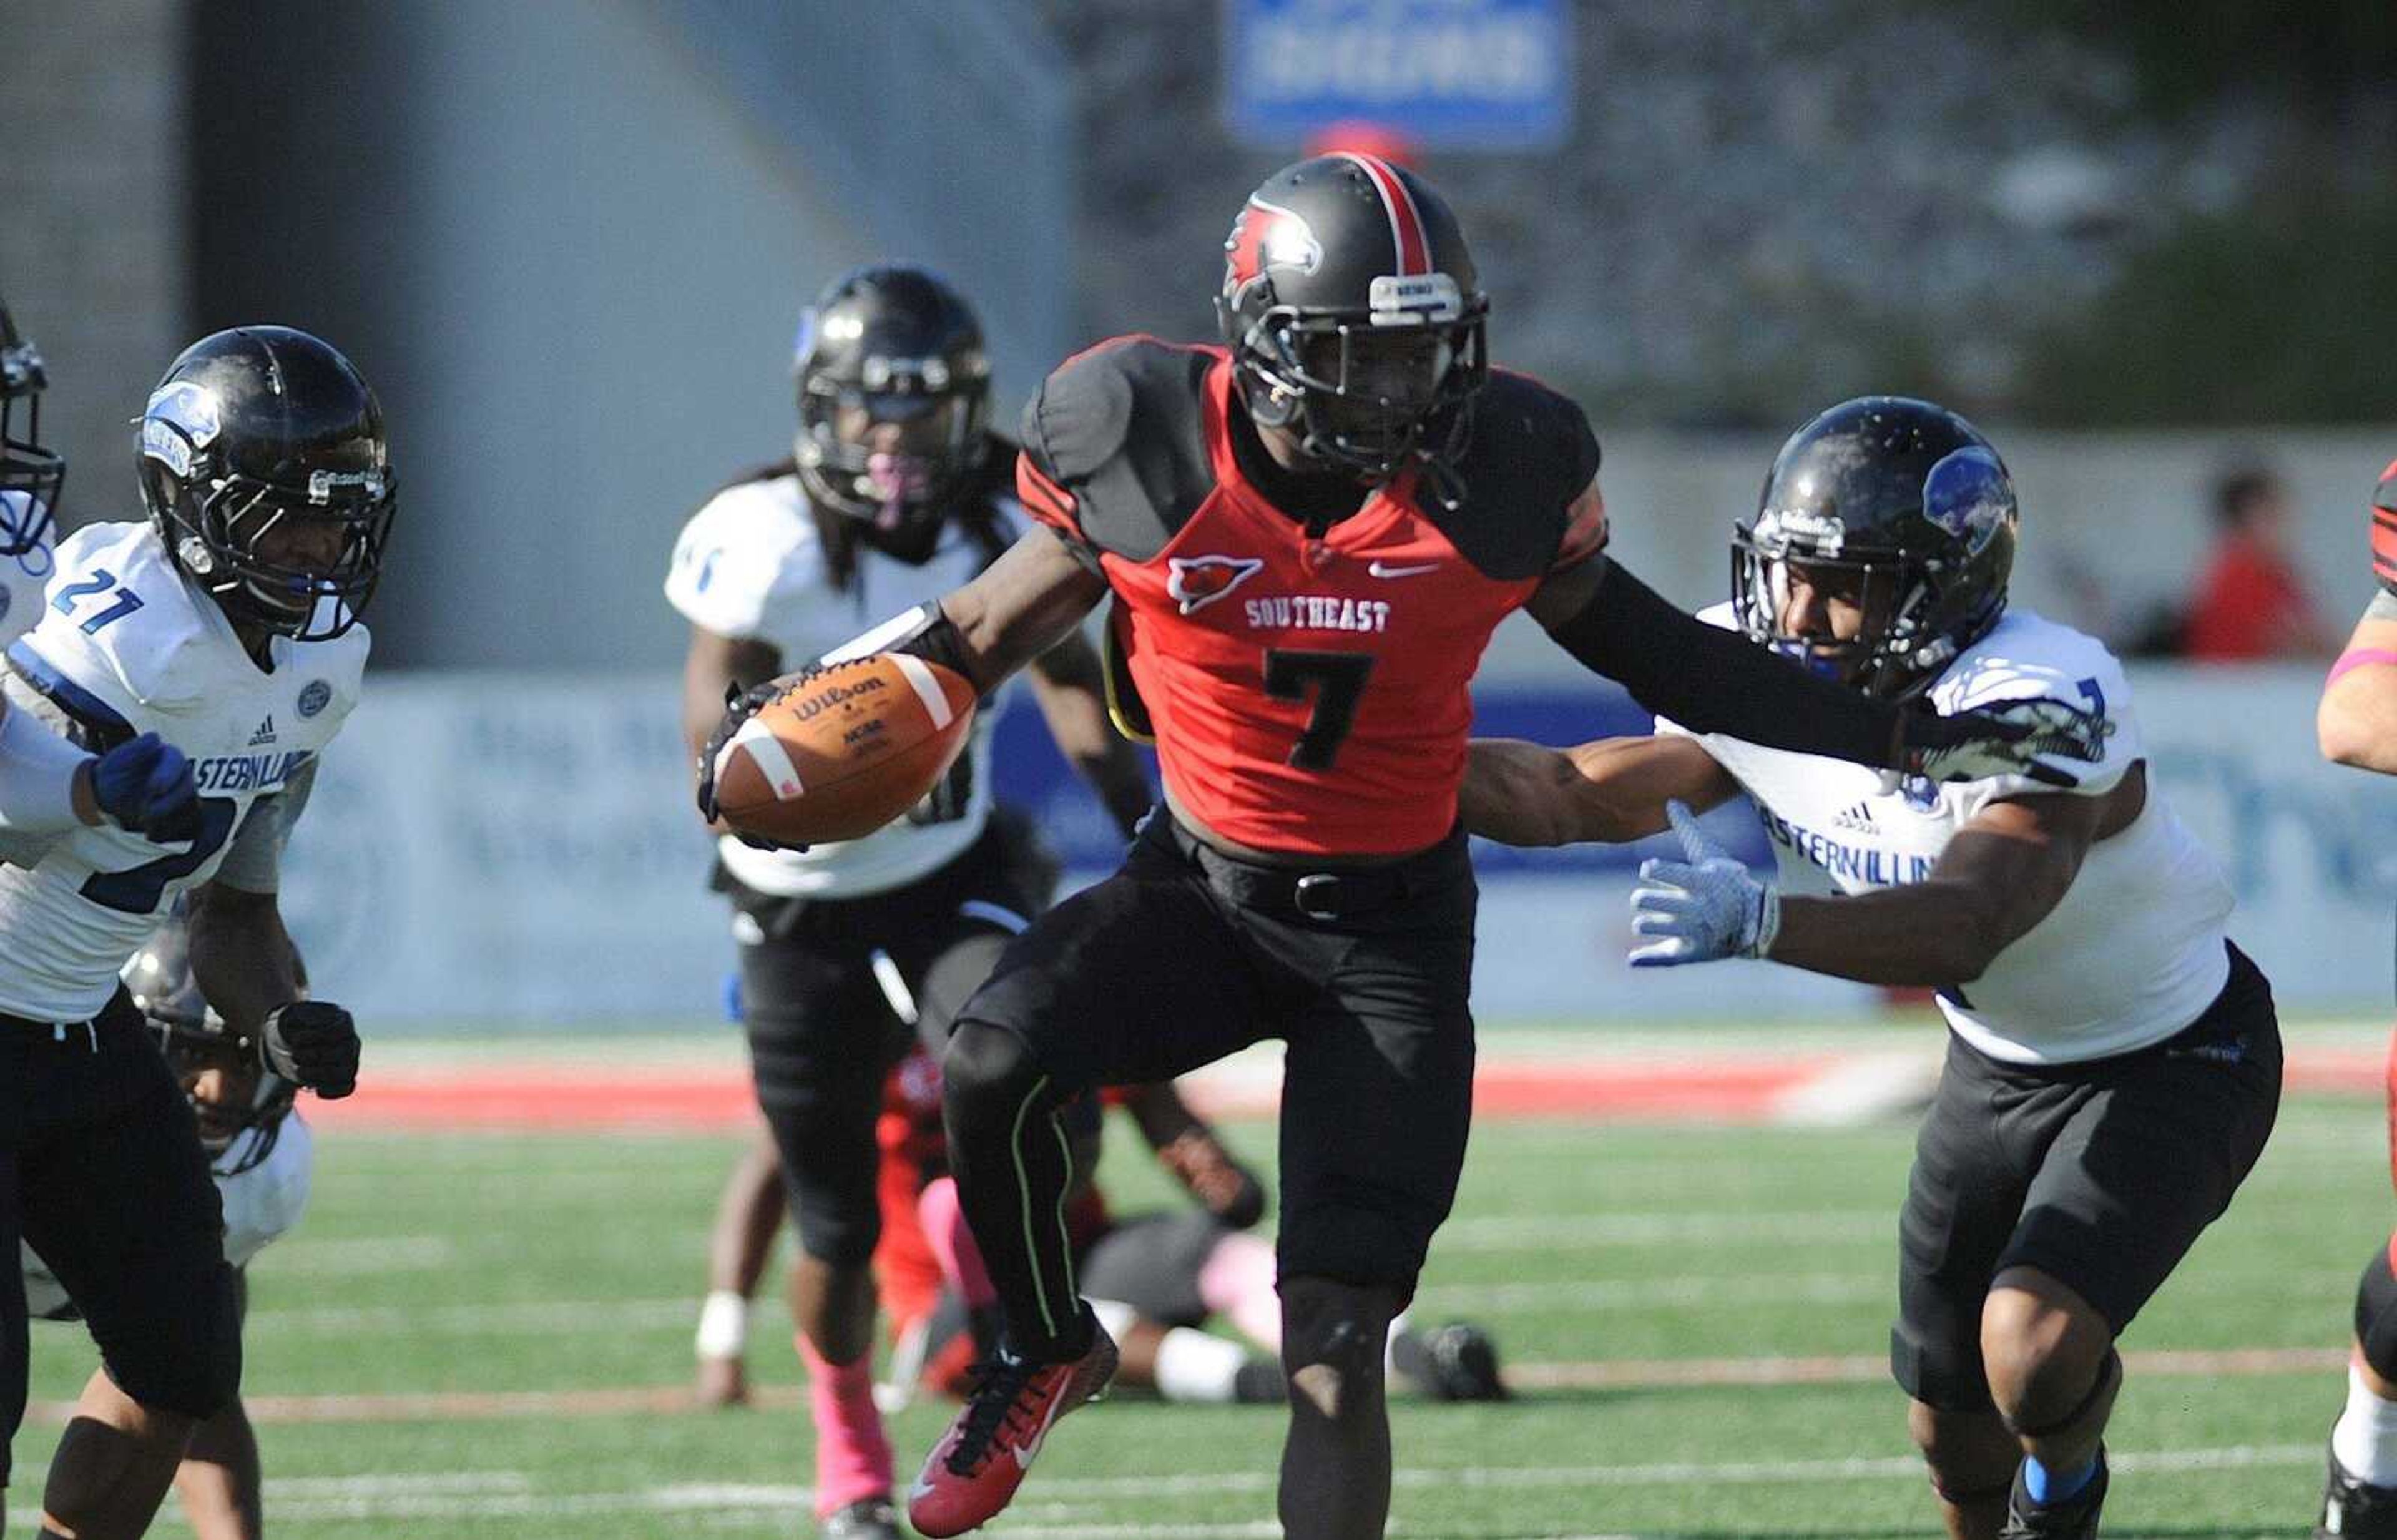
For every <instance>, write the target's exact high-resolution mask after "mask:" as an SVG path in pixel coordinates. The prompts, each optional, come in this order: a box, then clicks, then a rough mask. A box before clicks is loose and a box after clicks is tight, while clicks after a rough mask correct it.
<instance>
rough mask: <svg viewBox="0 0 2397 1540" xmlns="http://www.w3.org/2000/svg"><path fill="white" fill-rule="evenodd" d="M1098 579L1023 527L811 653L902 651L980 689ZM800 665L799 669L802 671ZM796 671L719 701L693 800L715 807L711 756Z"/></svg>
mask: <svg viewBox="0 0 2397 1540" xmlns="http://www.w3.org/2000/svg"><path fill="white" fill-rule="evenodd" d="M1106 591H1107V583H1106V580H1105V578H1103V577H1100V576H1099V575H1098V574H1097V573H1095V572H1093V571H1091V570H1090V569H1088V568H1085V567H1084V566H1083V565H1082V564H1081V563H1080V562H1079V561H1078V560H1077V559H1076V558H1075V556H1074V555H1073V553H1072V552H1070V551H1068V550H1067V549H1066V548H1065V542H1062V541H1061V540H1059V539H1058V538H1057V536H1055V535H1054V534H1051V532H1050V531H1049V530H1048V529H1045V528H1044V529H1032V530H1027V531H1026V532H1025V533H1024V538H1023V539H1021V540H1019V541H1017V542H1015V543H1014V544H1013V545H1011V546H1009V547H1008V548H1007V550H1006V551H1005V552H1003V553H1001V554H1000V556H999V558H998V560H997V561H995V562H992V563H991V564H990V565H989V566H988V567H986V568H984V569H983V571H982V573H981V575H980V576H978V577H976V578H975V579H974V580H973V581H972V582H971V583H967V584H965V585H964V586H963V587H961V588H956V589H952V590H951V591H950V592H948V593H947V594H945V595H944V596H941V597H940V598H938V599H935V600H933V601H931V602H930V603H926V604H919V605H916V606H914V607H913V608H912V609H904V610H902V611H900V612H899V613H898V614H896V615H893V616H892V617H891V619H889V620H887V621H885V622H883V623H881V624H880V625H877V626H876V627H874V628H873V629H872V630H870V631H866V632H864V633H861V634H860V635H858V636H854V637H851V638H850V640H849V641H846V642H844V643H842V644H841V645H840V646H838V647H837V648H834V649H832V650H831V651H829V652H827V653H825V654H824V656H823V657H822V658H819V659H818V660H816V664H815V665H811V666H818V665H822V664H824V663H847V662H849V661H850V659H853V658H864V657H870V656H872V655H873V654H875V653H877V652H910V653H913V654H915V655H916V656H917V657H919V658H922V659H924V660H925V661H927V662H928V663H939V664H941V665H942V666H944V667H945V668H950V669H954V670H956V671H957V673H958V674H960V675H963V676H965V677H966V679H967V680H968V681H970V682H971V684H972V685H973V687H974V690H975V692H976V693H977V694H983V695H987V694H989V693H990V692H991V691H992V690H996V689H997V688H998V685H999V683H1000V682H1001V681H1002V680H1004V679H1005V678H1006V677H1007V676H1009V675H1011V674H1012V673H1014V672H1015V671H1016V670H1017V669H1019V668H1022V667H1023V666H1024V664H1025V663H1030V662H1031V661H1032V660H1033V659H1035V658H1037V657H1038V656H1040V654H1042V653H1043V652H1046V651H1048V650H1049V649H1051V648H1052V647H1055V646H1056V645H1057V644H1058V643H1059V642H1060V641H1062V640H1064V639H1065V635H1066V634H1067V633H1068V632H1070V631H1072V630H1073V629H1074V627H1075V626H1077V625H1078V624H1080V623H1081V621H1082V617H1083V616H1085V615H1088V614H1089V613H1090V612H1091V609H1094V608H1096V607H1097V605H1098V602H1099V600H1100V599H1101V598H1103V597H1104V596H1105V594H1106ZM802 672H804V671H802ZM799 677H800V675H799V674H785V675H783V676H780V677H777V678H772V679H768V680H766V681H764V682H763V683H761V684H758V685H756V686H753V687H752V688H751V689H750V690H748V691H747V692H746V693H745V694H743V695H741V696H738V697H736V698H735V699H733V700H731V701H729V702H727V703H725V705H724V708H723V715H722V716H720V717H718V718H717V720H716V726H715V728H714V730H712V731H711V732H710V733H709V734H708V737H707V741H706V742H705V743H703V744H702V745H701V746H700V751H699V772H700V796H699V801H700V808H701V810H702V811H703V812H709V813H711V816H712V810H713V809H714V807H715V789H714V788H715V767H716V757H717V756H718V755H719V754H720V753H721V752H722V750H723V747H724V745H725V744H726V743H730V742H731V739H732V735H733V734H734V733H736V732H738V731H740V730H741V725H742V724H743V722H746V721H747V720H748V719H749V718H750V717H751V716H754V715H755V714H756V713H757V708H758V707H759V706H761V705H764V704H765V703H767V702H768V701H770V700H772V699H773V698H774V697H775V696H776V695H778V694H780V693H782V691H783V690H786V689H788V688H789V687H790V686H791V685H792V684H794V683H796V682H797V680H798V678H799Z"/></svg>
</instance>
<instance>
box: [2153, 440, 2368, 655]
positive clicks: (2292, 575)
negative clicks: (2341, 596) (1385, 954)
mask: <svg viewBox="0 0 2397 1540" xmlns="http://www.w3.org/2000/svg"><path fill="white" fill-rule="evenodd" d="M2215 518H2216V523H2217V525H2218V526H2219V529H2218V533H2217V534H2216V540H2215V545H2214V550H2213V552H2212V553H2211V554H2210V555H2209V556H2207V558H2206V562H2205V567H2204V569H2203V572H2202V573H2201V574H2200V576H2199V578H2198V581H2197V584H2196V586H2195V588H2194V589H2192V590H2191V592H2190V594H2189V610H2188V622H2187V628H2186V630H2185V632H2184V638H2185V640H2184V646H2185V648H2186V651H2187V655H2188V656H2189V657H2191V658H2196V659H2200V660H2203V661H2205V662H2210V663H2236V662H2243V661H2252V660H2256V659H2265V658H2316V657H2322V656H2324V655H2326V654H2327V653H2328V652H2329V651H2330V649H2331V637H2330V636H2329V635H2328V634H2327V633H2326V632H2324V631H2323V625H2322V620H2321V618H2320V616H2319V615H2317V614H2316V613H2315V610H2314V607H2313V601H2312V600H2311V599H2310V598H2309V597H2308V596H2307V595H2306V590H2305V585H2304V583H2301V582H2300V581H2299V580H2298V578H2297V569H2296V568H2295V567H2294V566H2293V565H2292V564H2291V563H2290V561H2289V558H2288V556H2287V554H2286V552H2285V551H2284V550H2283V541H2284V540H2285V539H2286V535H2287V530H2288V524H2289V504H2288V489H2286V488H2285V487H2283V485H2282V483H2281V478H2280V477H2279V476H2277V475H2274V474H2273V473H2272V472H2271V471H2270V470H2267V469H2265V468H2264V467H2262V466H2260V465H2243V466H2241V467H2239V468H2238V469H2236V470H2233V471H2231V472H2230V474H2228V475H2225V476H2223V478H2222V479H2221V480H2220V481H2219V482H2218V483H2216V487H2215Z"/></svg>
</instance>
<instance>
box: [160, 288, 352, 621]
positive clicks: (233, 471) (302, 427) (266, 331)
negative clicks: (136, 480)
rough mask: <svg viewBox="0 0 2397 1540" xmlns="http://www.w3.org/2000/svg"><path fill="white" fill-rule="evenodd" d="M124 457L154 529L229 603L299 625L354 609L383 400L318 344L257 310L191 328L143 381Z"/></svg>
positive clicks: (234, 613) (245, 612)
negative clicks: (132, 464) (143, 400)
mask: <svg viewBox="0 0 2397 1540" xmlns="http://www.w3.org/2000/svg"><path fill="white" fill-rule="evenodd" d="M137 463H138V466H139V468H140V472H141V500H142V502H143V504H144V506H145V507H147V508H148V510H149V513H150V518H151V522H152V523H153V524H154V525H155V526H156V527H157V529H158V533H159V538H160V539H161V540H163V541H164V542H166V545H167V550H168V551H169V552H170V553H171V554H172V555H173V557H174V559H175V562H176V564H177V565H178V566H180V567H181V569H183V570H184V571H185V572H186V573H188V574H189V575H190V576H191V578H192V580H193V581H194V582H195V583H198V584H199V585H200V586H201V587H203V588H205V589H207V590H208V593H209V594H210V595H212V596H214V597H215V598H216V600H217V602H218V603H219V604H220V605H221V606H222V607H223V609H224V611H225V613H226V615H227V616H228V617H230V618H231V619H233V620H234V622H236V623H246V624H248V625H253V626H256V627H257V628H259V629H260V630H261V631H265V632H269V633H273V634H277V635H281V636H289V637H292V638H293V639H295V640H299V641H324V640H329V639H330V638H332V637H334V636H340V635H341V634H342V633H343V632H345V631H347V630H349V629H350V628H351V627H352V626H354V625H355V624H356V623H357V622H358V617H359V615H360V613H361V612H362V611H363V610H364V609H366V605H367V601H368V599H369V598H371V597H372V596H373V595H374V590H375V584H376V583H377V582H378V581H379V580H380V579H381V577H382V552H383V542H385V541H386V540H387V539H388V538H389V537H390V533H391V520H392V516H393V514H394V512H395V510H396V508H397V492H398V480H397V477H396V476H395V475H394V474H393V471H392V468H391V453H390V447H389V444H388V443H387V441H386V440H385V438H384V435H383V426H382V407H381V405H380V404H378V403H377V402H376V400H375V395H374V392H373V391H372V390H371V389H370V388H368V384H367V382H366V381H365V379H364V378H363V377H361V376H360V375H359V373H358V371H357V369H356V368H354V367H353V366H352V365H351V363H350V361H349V360H348V359H347V358H344V357H343V356H341V353H340V352H339V351H337V350H336V349H334V348H333V347H332V346H331V345H329V344H328V343H327V342H325V341H322V340H321V339H319V338H316V337H313V336H310V335H309V334H308V333H307V332H304V331H295V330H293V329H292V328H288V327H272V326H257V327H236V328H233V329H231V330H228V331H220V332H217V333H215V334H214V335H212V336H208V337H203V338H202V339H200V340H199V341H196V342H194V343H193V344H192V345H191V346H190V347H188V348H185V349H184V350H183V351H182V353H181V355H179V356H178V357H177V358H176V359H175V361H174V363H172V364H170V365H169V366H167V373H166V376H165V377H164V378H163V379H161V380H160V381H159V382H158V385H157V388H156V389H154V390H153V391H152V392H151V393H150V400H149V405H148V406H147V407H146V408H144V410H143V411H142V414H141V439H140V454H139V458H138V461H137Z"/></svg>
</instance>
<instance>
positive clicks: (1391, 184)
mask: <svg viewBox="0 0 2397 1540" xmlns="http://www.w3.org/2000/svg"><path fill="white" fill-rule="evenodd" d="M1340 154H1341V156H1342V157H1343V158H1344V159H1346V160H1350V161H1354V162H1355V163H1356V164H1357V166H1358V167H1359V168H1360V169H1361V170H1363V171H1364V173H1365V175H1366V176H1368V177H1370V178H1372V179H1373V190H1374V191H1375V192H1377V193H1379V194H1382V211H1383V212H1384V213H1385V214H1387V215H1388V216H1389V218H1390V246H1391V248H1392V249H1394V250H1396V251H1397V252H1398V254H1399V275H1400V276H1403V277H1415V276H1418V275H1423V274H1426V273H1429V272H1430V271H1431V240H1430V237H1428V236H1427V235H1426V234H1424V221H1423V211H1422V210H1421V209H1419V208H1416V207H1415V195H1414V194H1413V193H1410V192H1408V191H1407V183H1406V179H1405V178H1403V177H1401V176H1399V173H1398V170H1397V168H1396V167H1392V166H1391V165H1390V163H1389V162H1388V161H1386V160H1384V159H1382V158H1381V157H1380V156H1378V155H1360V154H1358V153H1357V152H1355V151H1354V150H1343V151H1341V152H1340Z"/></svg>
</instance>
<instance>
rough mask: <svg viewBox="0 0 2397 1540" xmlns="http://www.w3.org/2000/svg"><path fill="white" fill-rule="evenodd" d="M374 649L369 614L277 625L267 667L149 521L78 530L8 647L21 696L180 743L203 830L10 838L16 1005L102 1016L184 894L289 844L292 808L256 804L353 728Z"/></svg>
mask: <svg viewBox="0 0 2397 1540" xmlns="http://www.w3.org/2000/svg"><path fill="white" fill-rule="evenodd" d="M367 650H368V636H367V632H366V628H365V627H364V626H359V627H356V628H355V629H353V630H351V631H349V632H347V633H346V634H344V635H342V636H337V637H335V638H334V639H332V640H330V641H323V642H295V641H293V640H291V639H290V638H288V637H285V636H276V637H275V638H274V639H273V642H272V644H271V646H270V649H269V657H270V659H271V661H272V663H273V664H274V666H273V667H272V668H271V669H261V667H260V666H259V665H258V664H257V663H255V662H254V661H252V659H251V658H250V655H249V653H248V650H247V649H245V648H244V647H243V646H242V644H241V641H240V639H239V638H238V637H236V636H234V629H233V624H232V623H231V622H230V621H228V620H226V619H225V615H224V611H223V610H222V609H220V608H219V607H218V605H217V602H216V601H215V600H214V599H213V598H210V597H209V596H208V595H207V594H205V593H203V592H201V591H200V590H199V589H197V588H195V587H194V586H193V585H192V584H191V583H190V582H189V581H188V580H187V579H186V578H185V577H184V576H183V574H182V572H181V569H178V568H177V567H176V566H175V564H174V563H173V562H172V561H171V560H170V559H169V558H168V556H167V552H166V549H165V547H164V546H163V545H162V544H161V543H160V542H159V540H158V537H157V535H156V533H155V532H154V530H153V529H151V527H150V526H149V525H147V524H97V525H89V526H87V527H85V528H84V529H78V530H76V531H75V532H74V533H73V534H71V535H69V536H68V537H67V538H66V539H65V540H64V541H62V542H60V544H59V548H58V570H57V571H56V572H55V573H53V574H52V576H51V578H50V582H49V585H48V589H47V595H46V597H45V601H44V604H43V607H42V614H41V620H40V621H39V622H38V623H36V624H35V625H34V626H33V628H32V629H31V630H30V631H28V632H27V633H26V634H25V635H24V636H21V637H20V638H19V639H18V640H17V641H16V642H15V643H14V644H13V645H12V646H10V648H9V649H8V665H9V679H8V684H7V688H8V690H9V702H10V709H11V710H15V709H17V708H19V707H20V706H22V707H26V708H28V709H35V710H39V711H41V712H43V714H44V715H45V716H59V715H63V716H65V717H66V718H68V719H70V720H72V721H74V722H77V723H80V724H82V725H84V726H85V727H87V728H89V729H92V730H96V731H98V732H100V733H101V734H103V735H106V734H111V733H114V734H123V733H126V732H128V731H130V732H141V731H154V732H156V733H158V734H159V735H160V736H161V737H163V738H165V739H166V740H167V742H168V743H174V744H175V745H177V746H178V747H180V748H181V750H182V751H183V752H184V753H185V754H186V755H188V756H189V757H190V758H191V761H192V770H193V778H194V782H195V783H196V784H197V785H198V788H199V793H200V813H201V820H200V836H199V837H198V838H197V839H195V840H194V841H192V842H191V843H189V844H183V845H154V844H152V843H151V842H150V841H149V840H146V839H144V838H142V837H141V836H140V835H138V834H133V833H131V832H128V831H127V830H124V829H120V828H117V827H116V826H115V825H114V824H99V825H96V826H91V827H80V826H79V827H76V828H74V829H70V830H67V831H64V832H62V833H57V834H49V835H25V836H14V837H0V861H5V862H6V863H7V864H0V1013H5V1014H7V1015H12V1016H24V1017H29V1018H31V1019H33V1020H35V1021H44V1022H81V1021H87V1020H89V1019H90V1018H91V1017H92V1016H94V1015H96V1014H97V1013H98V1012H99V1011H100V1007H101V1006H103V1005H105V1004H106V1003H107V1002H108V998H109V996H110V995H112V994H114V992H115V989H116V974H117V970H118V969H120V968H122V967H123V966H124V965H125V960H126V958H127V957H131V956H132V955H133V953H134V951H135V949H136V948H138V947H139V946H140V945H141V944H142V942H144V941H146V940H147V939H149V936H150V933H151V932H152V931H154V930H156V929H157V926H158V922H159V920H160V919H161V918H162V917H164V916H165V915H166V913H167V910H168V909H169V908H170V907H171V906H172V905H173V904H174V901H175V897H176V895H177V894H179V893H181V892H183V891H186V890H189V889H192V888H196V887H199V886H200V885H202V884H204V883H206V882H207V881H208V879H209V878H210V877H213V876H214V875H215V874H216V872H217V869H218V867H219V866H220V865H221V864H222V863H223V862H224V861H225V859H226V855H227V852H228V850H235V849H237V850H240V851H242V852H243V854H244V857H245V860H244V867H245V869H248V868H250V867H251V866H253V865H254V864H255V863H254V862H253V861H251V860H250V859H249V856H250V852H251V850H252V847H255V846H259V845H261V842H263V843H264V844H266V845H274V844H277V843H279V841H280V839H281V838H282V837H283V836H284V835H285V834H286V832H287V831H286V830H285V829H283V828H282V827H281V820H280V818H279V815H278V816H276V817H269V818H261V819H256V820H253V819H252V818H251V817H250V815H251V813H252V812H253V810H257V809H258V808H260V807H261V805H266V806H270V807H271V806H272V804H273V801H274V799H275V797H276V794H278V793H280V792H281V791H282V790H283V789H284V788H285V787H286V786H287V785H288V784H289V783H291V782H292V780H293V779H294V778H295V777H299V776H302V775H304V773H305V772H306V770H307V768H308V767H309V766H310V765H311V764H312V763H313V762H314V761H315V757H316V755H317V754H318V753H319V752H320V751H322V750H323V748H324V747H325V745H326V744H327V743H330V742H331V741H332V738H333V735H334V734H335V733H336V732H338V731H340V730H341V723H342V721H343V719H345V718H346V717H347V716H349V714H350V709H351V707H352V706H354V705H355V704H356V703H357V698H358V685H359V680H360V677H361V676H362V675H363V674H364V672H365V669H366V662H367ZM251 824H256V825H257V826H256V827H251V826H250V825H251ZM269 853H270V854H271V852H269ZM266 869H267V870H269V871H271V870H272V869H273V864H272V862H271V861H269V862H268V863H267V864H266Z"/></svg>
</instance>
